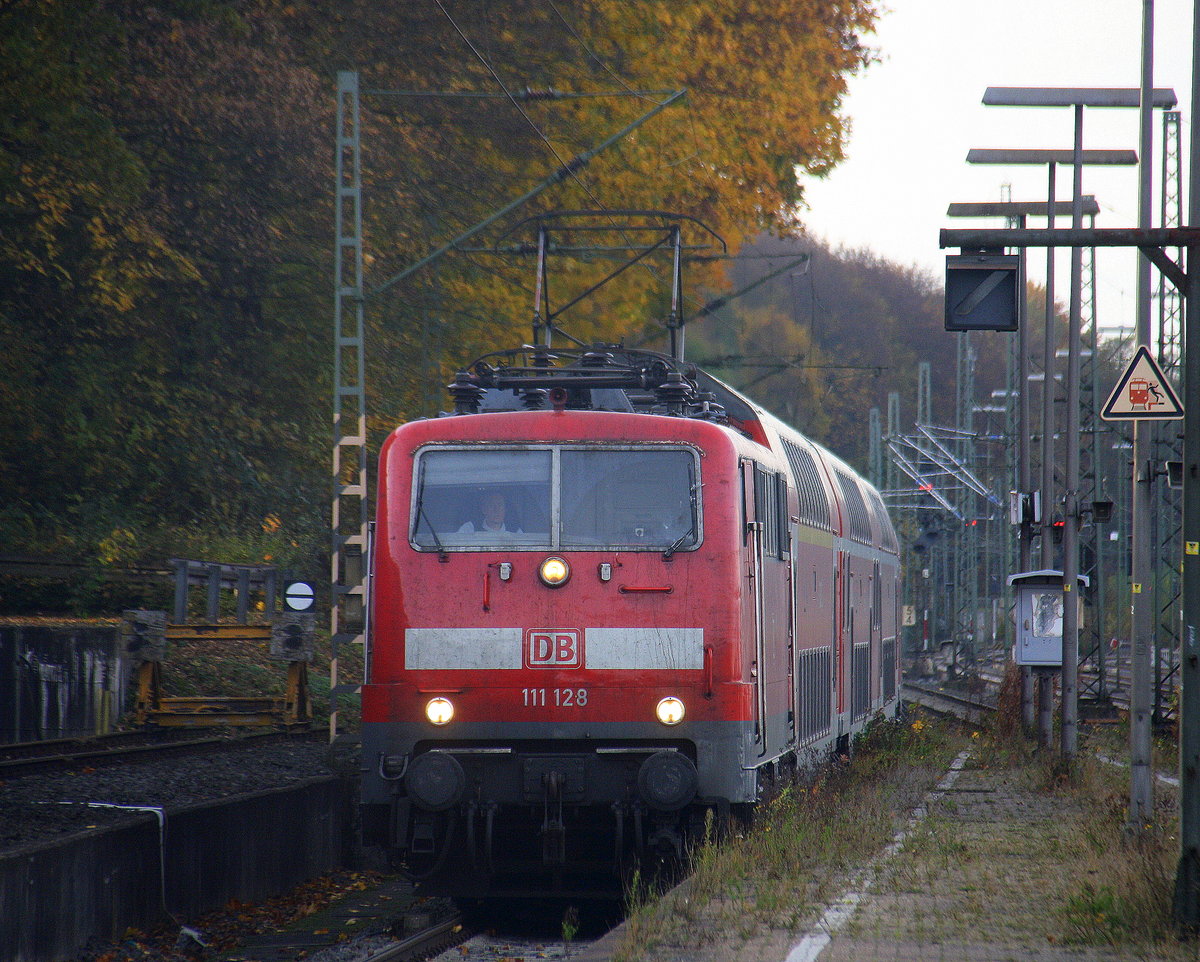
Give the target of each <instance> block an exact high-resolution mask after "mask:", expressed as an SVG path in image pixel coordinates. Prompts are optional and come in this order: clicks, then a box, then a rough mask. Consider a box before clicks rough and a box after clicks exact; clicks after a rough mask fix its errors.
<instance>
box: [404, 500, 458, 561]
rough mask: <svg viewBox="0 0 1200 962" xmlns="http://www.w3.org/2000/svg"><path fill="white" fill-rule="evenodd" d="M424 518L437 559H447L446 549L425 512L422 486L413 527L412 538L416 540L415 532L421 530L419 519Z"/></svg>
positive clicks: (448, 558)
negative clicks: (431, 537) (415, 521)
mask: <svg viewBox="0 0 1200 962" xmlns="http://www.w3.org/2000/svg"><path fill="white" fill-rule="evenodd" d="M422 518H424V519H425V527H427V528H428V529H429V533H430V534H431V535H432V536H433V545H434V547H435V548H437V551H438V561H442V562H445V561H449V560H450V555H448V554H447V553H446V549H445V548H444V547H443V546H442V540H441V538H439V537H438V536H437V532H436V531H434V530H433V522H432V521H430V520H429V515H427V514H426V513H425V491H424V489H423V488H422V490H421V494H420V495H419V496H418V498H417V525H416V527H415V528H413V540H414V541H416V540H417V534H418V532H420V530H421V519H422Z"/></svg>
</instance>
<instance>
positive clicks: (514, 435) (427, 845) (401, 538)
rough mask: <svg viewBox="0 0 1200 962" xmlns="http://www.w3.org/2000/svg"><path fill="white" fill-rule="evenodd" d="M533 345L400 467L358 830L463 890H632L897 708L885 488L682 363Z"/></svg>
mask: <svg viewBox="0 0 1200 962" xmlns="http://www.w3.org/2000/svg"><path fill="white" fill-rule="evenodd" d="M527 350H528V349H523V351H522V352H506V353H503V354H500V355H492V356H489V358H487V359H484V360H483V361H481V362H477V363H476V364H475V365H474V367H473V369H472V370H471V372H470V373H465V374H461V375H459V377H458V379H457V381H456V382H455V384H454V385H452V393H453V394H454V396H455V401H456V412H455V414H454V415H451V416H443V417H440V418H436V419H430V420H422V421H415V422H412V423H409V424H406V425H404V426H402V427H400V428H399V429H397V430H396V431H395V432H394V433H393V434H392V435H391V436H390V437H389V438H388V439H387V441H386V443H385V444H384V446H383V449H382V452H381V455H380V464H379V501H378V511H377V515H376V522H375V533H374V541H373V559H372V564H371V572H372V580H371V617H370V630H369V636H368V637H369V651H368V653H367V654H368V657H367V678H366V683H365V684H364V686H363V690H362V691H363V694H362V699H363V759H364V765H363V767H364V772H363V788H362V806H363V808H362V815H363V831H364V836H365V840H366V841H367V842H368V843H369V844H375V845H379V846H382V847H383V848H385V849H388V850H389V851H391V852H392V853H393V854H394V855H395V856H398V857H399V859H400V860H401V861H402V864H403V865H404V866H405V867H406V869H407V870H408V871H409V872H411V873H412V874H413V876H414V877H416V878H418V879H422V880H425V881H426V883H427V885H426V887H427V889H428V890H430V891H435V892H441V893H445V894H451V895H457V896H468V897H492V896H510V895H535V894H546V893H550V892H561V893H564V894H567V893H571V894H580V893H585V892H587V893H595V892H597V891H603V890H611V889H612V888H613V887H614V884H615V882H616V880H617V879H619V878H620V877H621V875H622V874H623V872H624V871H625V870H626V869H627V868H628V867H629V866H631V865H633V864H636V862H637V860H638V858H639V857H645V856H648V855H660V854H662V853H666V854H671V855H674V854H679V853H681V852H682V851H683V848H684V845H685V843H686V841H687V839H688V838H689V837H694V836H695V835H696V834H697V833H700V832H703V831H704V824H705V820H706V813H707V812H708V811H709V810H712V811H714V812H715V814H716V815H717V816H718V817H721V816H724V815H725V814H727V813H728V812H729V811H730V810H731V809H732V810H734V811H735V812H736V811H737V810H738V809H739V808H745V809H748V808H749V807H750V806H753V805H754V804H755V803H756V801H757V800H758V799H759V796H760V793H761V792H762V791H763V789H764V786H765V785H767V784H768V783H769V782H770V781H771V779H773V778H774V777H776V776H777V775H779V774H780V773H781V772H782V771H786V770H788V769H791V768H794V767H796V766H799V765H803V764H804V763H805V761H806V759H807V758H808V757H813V758H815V757H818V756H820V755H823V754H825V753H828V752H829V751H831V750H834V749H840V748H843V747H844V746H846V745H847V744H848V741H849V739H850V737H851V736H852V735H853V734H854V733H855V732H857V731H859V730H860V729H861V728H862V727H863V726H864V725H865V724H866V723H867V721H868V720H869V719H871V718H872V717H875V716H877V715H879V714H881V713H882V714H885V715H886V714H893V713H894V712H895V710H896V707H897V704H898V702H897V694H898V682H899V657H898V656H899V650H898V644H897V624H898V618H897V608H898V575H899V571H898V558H897V543H896V536H895V532H894V530H893V528H892V525H891V523H890V521H889V519H888V516H887V511H886V510H885V508H884V505H883V502H882V500H881V498H880V496H879V494H878V493H877V492H876V491H875V489H874V488H872V487H871V486H870V485H869V484H868V483H866V482H865V481H864V480H863V479H862V478H861V477H859V476H858V475H856V474H855V473H854V472H853V471H852V470H851V469H850V468H849V467H847V466H846V465H845V464H844V463H843V462H842V461H840V460H839V459H837V458H836V457H834V456H833V455H831V454H830V453H829V452H827V451H825V450H823V449H822V448H820V447H819V446H817V445H816V444H814V443H812V442H811V441H809V440H807V439H806V438H804V437H803V436H802V435H800V434H799V433H798V432H796V431H794V430H792V429H791V428H789V427H787V426H786V425H784V424H782V423H781V422H780V421H778V420H777V419H776V418H774V417H772V416H771V415H769V414H768V413H766V412H765V411H763V410H762V409H761V408H759V407H757V406H756V405H754V404H753V403H752V402H750V401H748V400H747V399H745V398H744V397H742V396H741V395H739V394H737V393H736V392H734V391H732V390H731V389H730V388H728V387H727V386H725V385H723V384H721V383H720V382H719V381H716V380H715V379H713V378H711V377H709V376H707V375H706V374H704V373H702V372H700V371H697V370H696V369H695V368H689V367H686V366H685V365H683V364H682V363H681V362H677V361H675V360H673V359H672V358H671V357H668V356H666V355H660V354H654V353H650V352H637V351H630V350H625V349H622V348H613V347H602V348H596V349H593V350H591V351H588V352H586V353H585V352H561V351H556V352H555V353H556V356H557V361H558V363H557V365H555V360H553V359H551V358H550V357H549V356H548V354H547V352H545V351H539V352H538V354H537V356H535V357H532V358H530V357H528V355H527V354H525V353H524V351H527ZM564 359H565V360H564Z"/></svg>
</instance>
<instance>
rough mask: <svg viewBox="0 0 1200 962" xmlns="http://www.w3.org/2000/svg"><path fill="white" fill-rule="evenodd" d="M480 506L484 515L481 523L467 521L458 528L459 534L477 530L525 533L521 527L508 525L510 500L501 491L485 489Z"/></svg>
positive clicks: (496, 532)
mask: <svg viewBox="0 0 1200 962" xmlns="http://www.w3.org/2000/svg"><path fill="white" fill-rule="evenodd" d="M479 508H480V513H481V515H482V520H481V522H480V524H478V525H476V523H475V522H474V521H471V520H468V521H465V522H464V523H463V525H462V526H461V527H460V528H459V529H458V531H459V534H473V533H474V532H477V531H481V532H491V533H493V534H509V533H511V534H523V532H522V531H521V529H520V527H512V528H510V527H508V526H507V525H506V522H505V515H506V514H507V512H508V502H507V501H506V500H505V497H504V495H503V494H502V493H501V492H499V491H485V492H484V493H483V497H482V498H480V500H479Z"/></svg>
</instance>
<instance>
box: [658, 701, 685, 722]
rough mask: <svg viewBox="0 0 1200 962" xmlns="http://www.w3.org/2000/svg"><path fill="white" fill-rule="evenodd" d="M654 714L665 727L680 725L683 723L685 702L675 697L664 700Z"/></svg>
mask: <svg viewBox="0 0 1200 962" xmlns="http://www.w3.org/2000/svg"><path fill="white" fill-rule="evenodd" d="M654 714H656V715H657V716H658V720H659V721H660V722H662V723H663V724H664V725H678V724H679V723H680V722H681V721H683V702H682V701H680V700H679V699H678V698H676V697H675V696H673V695H672V696H669V697H667V698H664V699H663V700H662V701H660V702H659V703H658V705H657V707H655V709H654Z"/></svg>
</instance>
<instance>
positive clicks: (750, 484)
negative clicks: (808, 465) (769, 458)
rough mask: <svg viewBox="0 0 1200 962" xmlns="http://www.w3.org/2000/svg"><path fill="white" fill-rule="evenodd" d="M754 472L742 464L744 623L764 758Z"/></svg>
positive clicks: (759, 539) (763, 653) (759, 537)
mask: <svg viewBox="0 0 1200 962" xmlns="http://www.w3.org/2000/svg"><path fill="white" fill-rule="evenodd" d="M754 469H755V464H754V462H753V461H748V460H747V461H743V462H742V512H743V514H742V516H743V518H744V519H745V534H744V536H743V537H744V558H745V562H746V577H747V579H749V586H750V590H749V592H747V597H748V598H749V600H750V604H749V609H750V610H749V612H747V613H744V614H743V619H745V618H746V616H747V614H748V615H749V621H750V624H749V626H748V629H749V630H748V632H747V635H746V640H747V641H751V640H752V641H753V655H752V657H753V661H752V662H751V665H750V678H751V682H752V685H753V689H754V740H755V744H756V745H757V746H758V754H759V755H760V756H761V755H765V754H766V753H767V688H766V684H765V678H764V676H765V672H766V668H767V649H766V636H765V621H766V618H765V612H764V611H763V604H764V599H763V522H762V519H761V518H759V517H758V512H757V510H756V505H755V502H756V498H755V487H754V483H755V470H754ZM743 624H745V621H744V620H743Z"/></svg>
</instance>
